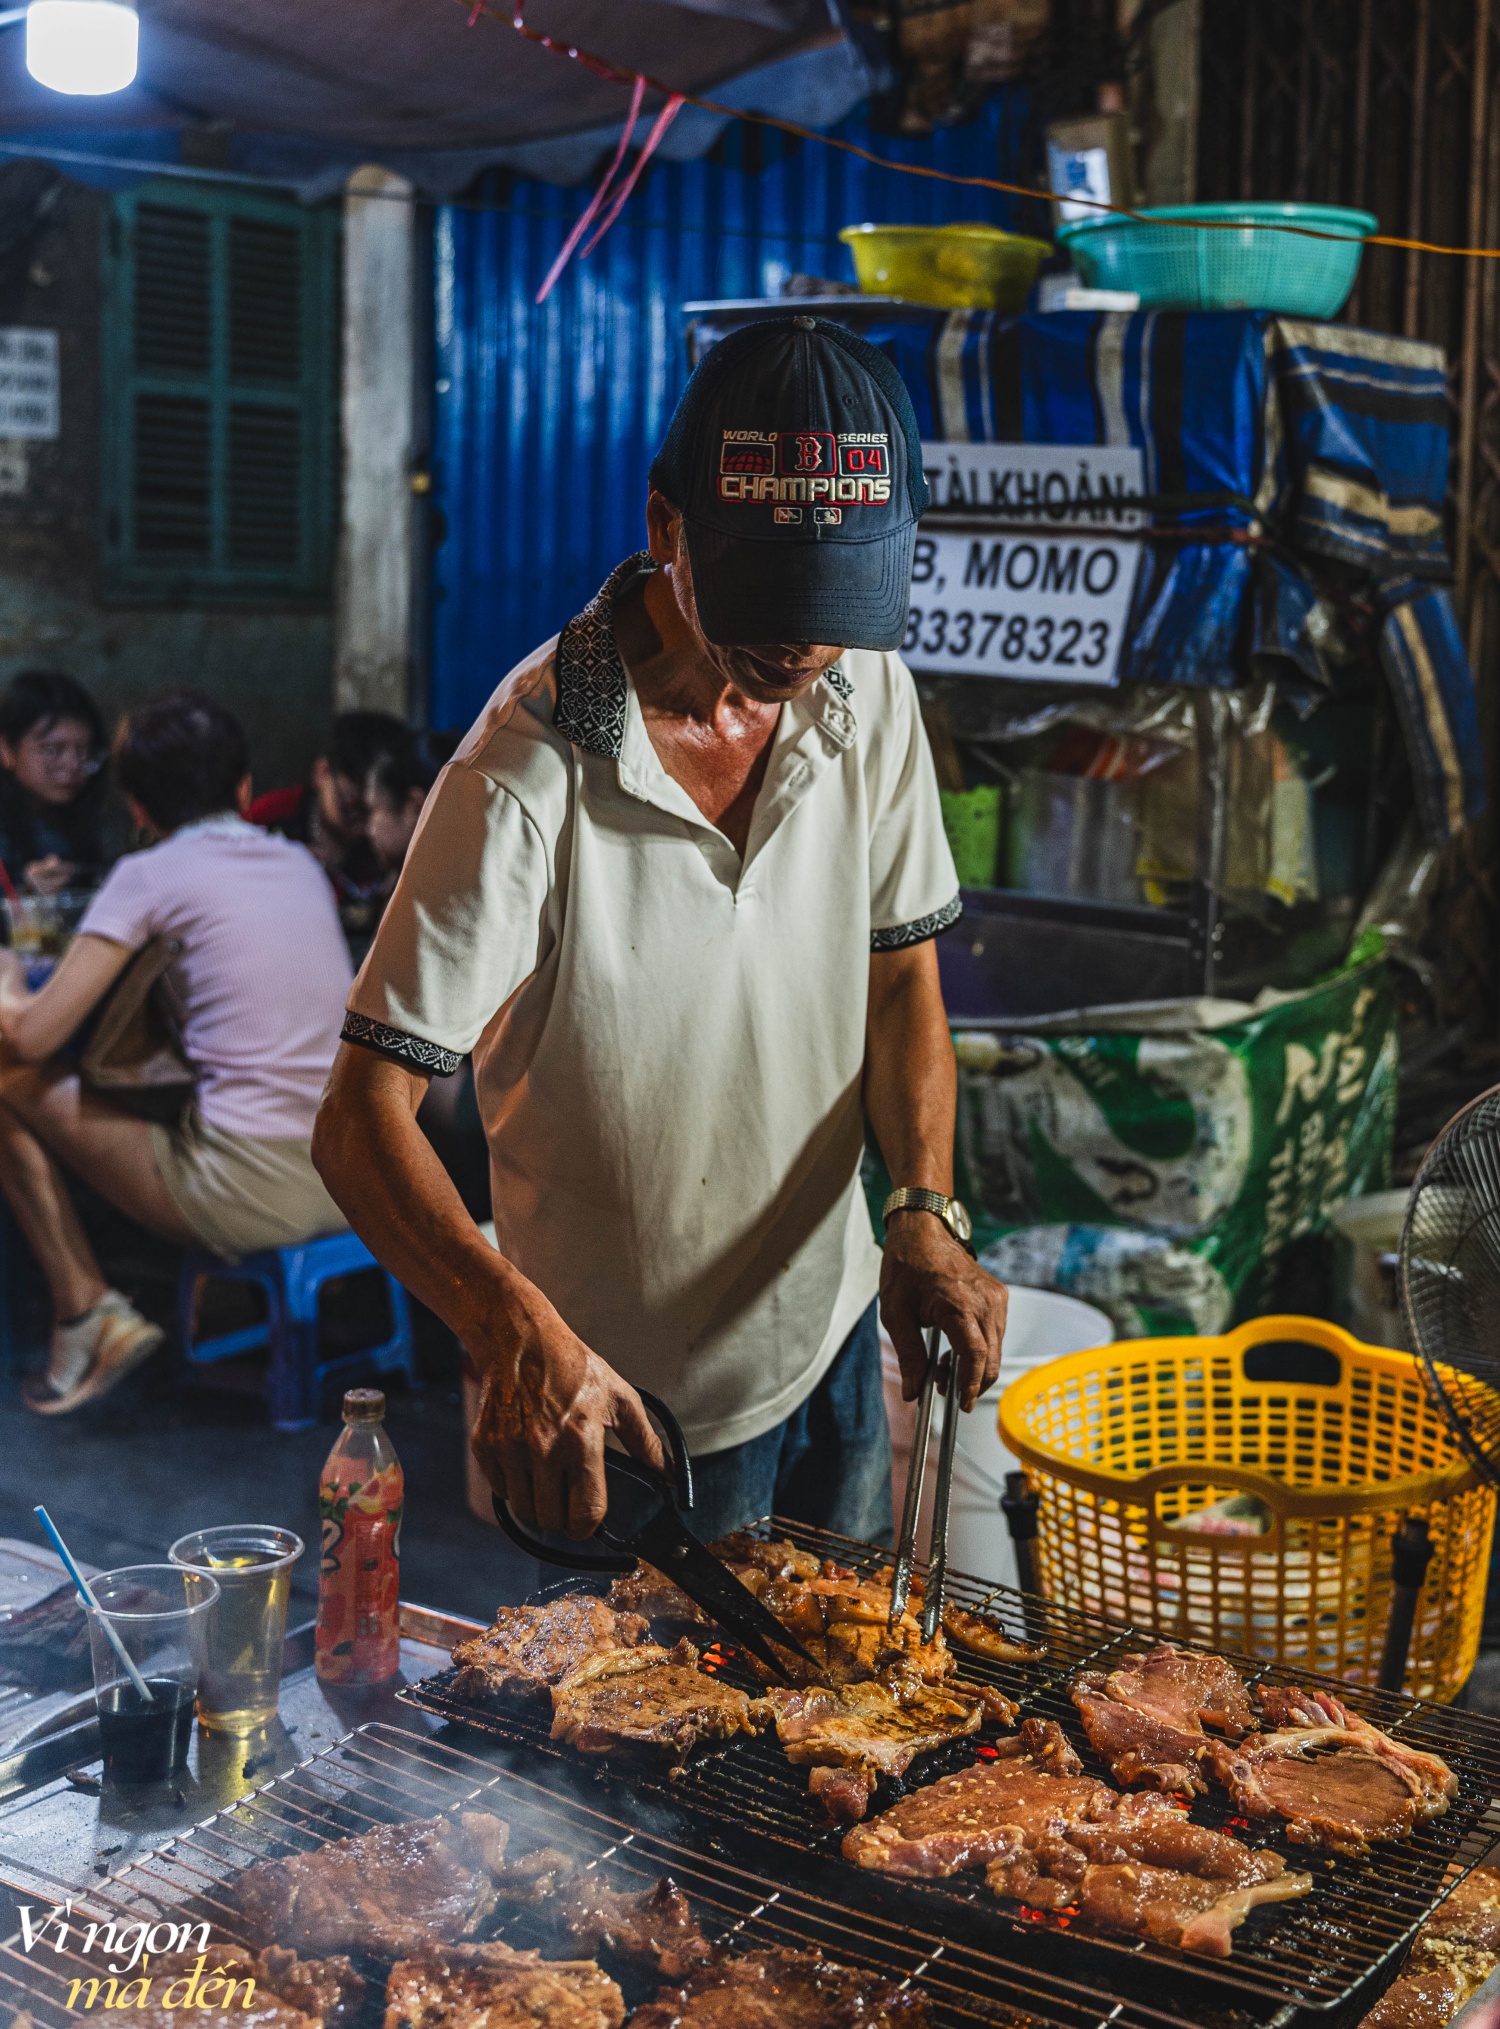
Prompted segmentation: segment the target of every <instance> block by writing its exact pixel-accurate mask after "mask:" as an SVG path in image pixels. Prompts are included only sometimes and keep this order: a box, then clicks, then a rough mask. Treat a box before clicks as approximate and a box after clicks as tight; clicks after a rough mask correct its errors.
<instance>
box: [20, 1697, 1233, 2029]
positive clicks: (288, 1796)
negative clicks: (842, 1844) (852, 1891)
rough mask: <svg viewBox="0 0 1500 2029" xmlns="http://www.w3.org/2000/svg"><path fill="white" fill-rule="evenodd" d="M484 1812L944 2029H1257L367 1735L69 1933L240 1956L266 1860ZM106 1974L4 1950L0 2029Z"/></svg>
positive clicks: (80, 1914)
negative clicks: (797, 1952) (160, 1940)
mask: <svg viewBox="0 0 1500 2029" xmlns="http://www.w3.org/2000/svg"><path fill="white" fill-rule="evenodd" d="M472 1804H478V1805H480V1806H481V1807H483V1808H486V1809H491V1810H493V1811H495V1812H496V1814H497V1815H499V1816H500V1817H502V1818H504V1819H505V1820H506V1821H507V1822H508V1824H509V1825H510V1827H511V1838H510V1845H509V1849H508V1850H509V1852H510V1853H511V1854H512V1855H516V1854H521V1853H525V1852H527V1851H530V1850H531V1849H532V1848H533V1847H536V1846H540V1845H550V1846H559V1845H561V1846H563V1847H565V1848H566V1849H567V1850H568V1851H569V1852H570V1853H572V1854H574V1855H576V1856H577V1857H578V1858H579V1860H580V1861H581V1862H582V1863H583V1864H584V1865H585V1866H586V1867H587V1868H588V1869H589V1870H590V1871H593V1870H597V1872H598V1875H599V1877H600V1878H602V1879H603V1880H605V1881H606V1882H607V1883H608V1885H609V1886H610V1887H611V1888H614V1889H616V1890H630V1889H641V1888H649V1887H650V1886H652V1885H653V1884H654V1883H655V1882H656V1881H657V1880H659V1879H660V1878H661V1876H662V1875H663V1874H670V1875H671V1876H672V1878H673V1879H674V1880H675V1881H676V1882H677V1884H678V1886H679V1887H680V1888H681V1889H682V1890H683V1891H684V1893H685V1894H686V1895H687V1896H688V1898H689V1900H690V1902H691V1904H692V1908H693V1911H694V1914H695V1916H696V1918H697V1920H698V1922H699V1924H700V1926H701V1927H702V1929H703V1930H704V1931H705V1932H706V1934H707V1935H708V1936H710V1937H711V1938H712V1939H714V1941H715V1942H716V1943H719V1944H721V1945H724V1946H727V1947H729V1948H730V1949H737V1950H747V1951H748V1950H752V1949H755V1948H756V1947H764V1946H785V1947H790V1948H793V1949H807V1948H809V1947H814V1946H816V1947H818V1948H820V1949H821V1950H822V1951H823V1953H824V1954H825V1956H827V1957H829V1958H832V1959H835V1960H837V1961H838V1962H839V1963H840V1964H843V1965H847V1966H854V1967H858V1968H862V1969H866V1970H869V1971H872V1972H878V1973H880V1974H881V1975H883V1976H884V1977H885V1978H886V1979H890V1980H895V1981H897V1982H899V1983H901V1984H903V1985H908V1986H915V1985H920V1986H921V1987H922V1989H923V1990H924V1991H925V1992H926V1993H927V1994H928V1995H929V1997H930V1998H931V2000H932V2002H933V2004H934V2022H935V2025H939V2029H967V2025H970V2024H977V2023H987V2024H991V2025H995V2029H1106V2025H1108V2029H1206V2025H1212V2024H1215V2023H1221V2024H1222V2025H1223V2029H1231V2025H1234V2029H1253V2025H1252V2024H1251V2023H1250V2021H1249V2018H1247V2017H1245V2016H1243V2015H1235V2016H1233V2017H1231V2016H1227V2015H1222V2014H1220V2015H1217V2016H1215V2015H1213V2014H1205V2013H1202V2012H1197V2011H1196V2010H1195V2011H1194V2012H1193V2013H1186V2014H1185V2013H1177V2012H1174V2011H1173V2010H1172V2009H1171V2008H1170V2007H1169V2008H1166V2009H1162V2008H1156V2007H1137V2006H1134V2005H1131V2004H1129V2003H1127V2002H1123V2001H1121V2000H1120V1999H1119V1998H1118V1997H1116V1996H1113V1995H1107V1994H1105V1993H1102V1992H1100V1991H1097V1990H1093V1989H1091V1988H1090V1987H1089V1985H1088V1984H1087V1983H1085V1982H1080V1981H1079V1980H1077V1979H1070V1978H1067V1977H1053V1976H1050V1975H1049V1974H1047V1973H1046V1972H1043V1971H1040V1970H1028V1969H1025V1968H1020V1967H1017V1966H1014V1965H1010V1964H1006V1963H1004V1962H1002V1961H997V1960H996V1959H995V1958H994V1957H992V1956H989V1955H986V1954H981V1953H979V1952H977V1951H974V1950H972V1949H970V1948H968V1947H967V1946H965V1945H964V1944H962V1943H955V1942H952V1941H949V1940H945V1939H941V1938H938V1937H934V1936H931V1935H927V1934H924V1933H923V1932H921V1931H918V1930H914V1929H913V1928H912V1927H911V1926H910V1925H908V1924H905V1923H891V1922H886V1921H882V1920H881V1919H880V1918H878V1917H875V1916H871V1915H867V1914H864V1913H859V1914H855V1913H852V1912H850V1911H849V1910H848V1909H846V1908H844V1907H841V1906H840V1905H838V1904H836V1903H834V1902H830V1901H827V1900H825V1899H821V1898H819V1897H817V1896H815V1895H812V1894H808V1893H804V1892H800V1891H799V1890H797V1889H795V1888H791V1887H788V1886H777V1885H775V1884H774V1883H772V1882H770V1881H767V1880H764V1879H761V1878H759V1877H757V1876H756V1875H754V1874H752V1873H748V1872H746V1871H745V1870H744V1869H743V1868H740V1867H736V1866H733V1865H726V1864H723V1863H721V1862H719V1861H717V1860H715V1859H712V1858H709V1857H706V1856H704V1855H702V1854H700V1853H693V1852H690V1851H688V1850H687V1849H686V1848H685V1847H683V1846H682V1845H680V1844H678V1843H676V1842H674V1841H673V1840H672V1839H670V1838H669V1837H667V1836H665V1835H663V1834H657V1833H653V1832H651V1831H646V1830H641V1829H639V1828H638V1827H632V1826H628V1825H626V1824H624V1823H622V1822H621V1821H620V1820H619V1819H618V1818H613V1817H611V1816H609V1815H607V1814H606V1813H604V1812H602V1811H600V1810H598V1809H595V1808H590V1807H588V1806H587V1805H585V1804H583V1803H581V1802H579V1801H577V1800H576V1799H570V1798H567V1797H560V1796H558V1795H556V1794H555V1793H553V1792H552V1791H550V1790H549V1789H547V1788H546V1787H544V1786H542V1785H541V1784H538V1783H536V1782H533V1781H530V1780H528V1779H527V1778H526V1777H524V1776H522V1775H520V1774H518V1773H515V1772H513V1771H508V1770H505V1769H501V1768H498V1767H497V1766H496V1765H495V1762H494V1761H493V1759H490V1760H480V1759H478V1758H476V1757H475V1756H474V1755H472V1754H469V1753H466V1752H464V1751H462V1750H461V1749H459V1748H457V1747H454V1746H452V1745H450V1744H448V1743H446V1742H443V1741H437V1740H430V1739H426V1738H422V1737H418V1736H414V1735H412V1734H410V1733H407V1732H403V1731H401V1730H399V1729H398V1728H396V1727H392V1726H388V1725H382V1724H372V1725H368V1726H363V1727H361V1728H360V1729H359V1731H358V1732H357V1733H354V1734H352V1735H350V1737H349V1738H348V1739H347V1740H346V1741H344V1742H343V1743H342V1744H341V1745H340V1746H338V1747H336V1748H333V1749H329V1750H327V1751H326V1752H324V1753H323V1754H321V1755H318V1756H316V1757H314V1758H313V1759H312V1760H310V1761H307V1762H305V1763H303V1764H302V1766H301V1767H299V1768H296V1769H293V1770H292V1771H291V1772H290V1773H289V1774H287V1775H285V1776H281V1777H279V1778H278V1779H277V1780H275V1781H274V1782H271V1783H268V1784H267V1785H266V1786H265V1787H264V1788H263V1789H261V1790H258V1791H256V1792H255V1793H254V1794H252V1795H251V1796H249V1797H247V1798H245V1799H244V1800H243V1801H242V1802H240V1803H238V1804H236V1805H235V1806H234V1807H233V1808H232V1809H230V1810H227V1811H224V1812H222V1813H220V1814H219V1815H218V1816H217V1817H214V1818H211V1819H209V1820H207V1821H206V1822H205V1823H204V1824H202V1825H199V1826H197V1827H195V1828H194V1830H193V1831H191V1832H189V1833H187V1834H185V1835H184V1836H183V1837H181V1838H179V1839H175V1840H173V1841H171V1842H170V1843H169V1844H168V1845H166V1846H164V1847H162V1848H161V1849H160V1850H159V1851H157V1852H155V1853H153V1854H151V1855H149V1856H148V1857H146V1858H144V1859H142V1860H139V1861H136V1862H134V1863H132V1864H131V1865H130V1866H128V1867H125V1868H123V1869H122V1870H121V1871H120V1872H119V1873H118V1874H116V1875H114V1876H112V1877H111V1878H110V1879H109V1880H107V1881H105V1882H102V1883H101V1884H100V1885H99V1886H98V1887H97V1888H95V1889H91V1890H89V1891H88V1892H87V1894H86V1895H80V1896H79V1897H77V1899H76V1901H75V1904H74V1909H73V1917H74V1922H75V1924H76V1923H77V1921H78V1920H79V1919H82V1922H83V1923H84V1924H85V1925H86V1924H88V1923H89V1922H99V1923H101V1924H103V1923H107V1922H111V1921H113V1922H115V1923H120V1924H135V1923H139V1922H141V1921H146V1922H152V1921H159V1922H160V1921H171V1922H176V1923H180V1922H193V1923H197V1922H203V1921H206V1922H207V1923H208V1924H209V1925H210V1929H211V1935H212V1939H213V1941H214V1943H216V1944H225V1943H234V1942H242V1941H243V1933H242V1931H241V1929H240V1926H239V1917H238V1913H237V1911H236V1908H235V1905H234V1900H233V1886H234V1882H235V1879H236V1877H237V1876H238V1875H239V1874H240V1873H241V1872H242V1871H243V1869H245V1868H246V1867H248V1866H250V1865H251V1864H253V1863H254V1862H255V1861H257V1860H264V1859H274V1858H285V1857H287V1856H289V1855H291V1854H293V1853H304V1852H310V1851H313V1850H315V1849H316V1848H317V1847H318V1846H320V1845H323V1844H324V1843H326V1842H327V1841H328V1840H330V1839H335V1838H342V1837H346V1836H348V1835H349V1834H352V1833H359V1832H364V1831H369V1830H371V1829H372V1828H373V1827H374V1826H376V1825H379V1824H391V1823H397V1822H400V1821H401V1820H403V1819H412V1818H421V1817H431V1816H433V1815H435V1814H436V1813H438V1812H440V1811H447V1810H452V1809H454V1808H456V1807H458V1806H460V1805H472ZM537 1923H538V1918H537V1916H536V1915H535V1913H533V1912H527V1911H522V1912H519V1913H517V1914H515V1915H513V1916H512V1917H510V1918H508V1919H507V1920H506V1921H504V1922H503V1923H502V1925H501V1926H500V1929H499V1932H498V1934H499V1935H500V1936H501V1937H503V1939H504V1941H505V1942H506V1943H509V1944H513V1945H516V1946H518V1947H522V1948H524V1947H526V1946H527V1945H530V1944H533V1943H536V1944H540V1943H542V1942H543V1938H542V1935H541V1934H540V1933H539V1932H538V1930H537V1928H536V1926H537ZM75 1935H76V1932H75ZM361 1970H363V1971H364V1972H365V1973H366V1975H367V1976H369V1977H370V1993H369V1997H368V2003H367V2011H366V2012H367V2013H368V2015H369V2017H370V2020H371V2022H372V2024H373V2023H375V2022H378V2021H379V2019H380V2010H381V2006H382V1997H381V1987H382V1978H381V1975H382V1973H383V1970H384V1968H383V1967H382V1966H379V1965H375V1964H371V1963H366V1964H364V1965H363V1966H362V1967H361ZM102 1971H103V1968H102V1966H101V1964H100V1961H99V1958H98V1956H97V1952H96V1953H95V1954H92V1955H89V1956H86V1955H85V1954H83V1953H82V1952H80V1951H77V1950H73V1949H65V1950H64V1951H63V1952H61V1953H60V1954H59V1953H55V1952H54V1951H53V1950H52V1948H51V1945H50V1943H49V1944H48V1945H47V1946H46V1947H45V1948H40V1949H33V1951H32V1952H31V1953H29V1954H28V1953H27V1952H25V1951H24V1950H23V1949H22V1947H21V1943H20V1940H19V1939H12V1940H10V1941H9V1942H8V1943H6V1944H5V1945H3V1946H0V2018H3V2017H7V2016H9V2015H10V2014H12V2013H14V2015H15V2016H17V2017H18V2018H19V2017H21V2016H23V2015H25V2016H29V2018H30V2020H31V2022H32V2023H33V2024H35V2025H36V2029H76V2025H77V2022H78V2019H79V2018H78V2014H77V2013H76V2012H70V2010H69V2006H68V1999H69V1994H70V1989H71V1987H72V1983H73V1982H74V1981H75V1980H78V1979H86V1978H88V1977H91V1976H98V1975H100V1974H101V1972H102ZM621 1984H622V1986H624V1988H625V1993H626V1999H627V2001H628V2002H630V2003H631V2005H636V2004H637V2003H639V2002H640V2001H641V2000H643V1999H646V1998H647V1997H648V1996H650V1995H651V1994H653V1993H654V1992H655V1990H656V1988H657V1986H658V1985H659V1982H658V1981H657V1980H656V1979H655V1978H654V1977H650V1978H644V1979H637V1980H636V1982H635V1984H634V1987H632V1984H631V1982H630V1980H629V1979H628V1977H625V1976H622V1978H621Z"/></svg>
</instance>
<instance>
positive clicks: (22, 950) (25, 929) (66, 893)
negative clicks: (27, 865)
mask: <svg viewBox="0 0 1500 2029" xmlns="http://www.w3.org/2000/svg"><path fill="white" fill-rule="evenodd" d="M93 899H94V898H93V896H92V895H91V894H90V893H89V892H88V890H87V889H85V888H62V889H60V890H59V891H58V893H57V894H55V895H16V896H14V897H12V896H9V895H7V896H6V897H5V920H6V924H7V926H8V928H9V931H10V942H11V949H12V950H13V951H15V952H17V953H18V954H19V955H20V956H21V957H22V958H24V959H27V960H33V961H34V960H40V959H45V958H50V959H51V960H53V962H54V963H55V962H56V961H57V960H58V959H59V958H61V957H62V955H63V953H64V952H65V951H66V950H67V948H68V946H69V945H70V944H71V943H72V941H73V936H74V933H75V932H76V930H77V928H78V925H79V922H80V920H81V918H82V916H83V912H84V910H85V909H86V908H87V907H88V905H89V903H90V902H91V901H92V900H93Z"/></svg>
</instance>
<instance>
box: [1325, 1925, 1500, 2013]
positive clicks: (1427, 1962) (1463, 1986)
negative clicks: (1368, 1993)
mask: <svg viewBox="0 0 1500 2029" xmlns="http://www.w3.org/2000/svg"><path fill="white" fill-rule="evenodd" d="M1497 1963H1500V1962H1497V1960H1496V1959H1495V1956H1494V1954H1493V1953H1491V1952H1473V1951H1471V1950H1470V1949H1468V1948H1467V1947H1464V1946H1460V1947H1458V1948H1457V1949H1453V1948H1450V1949H1449V1950H1448V1951H1447V1952H1445V1953H1442V1954H1441V1955H1436V1954H1434V1953H1432V1952H1431V1951H1429V1950H1427V1949H1424V1948H1422V1947H1421V1943H1420V1940H1419V1941H1418V1945H1417V1946H1415V1947H1414V1948H1413V1950H1412V1955H1411V1957H1410V1959H1409V1960H1408V1961H1407V1966H1406V1970H1405V1972H1404V1973H1403V1974H1402V1975H1401V1977H1400V1979H1399V1980H1397V1981H1396V1983H1395V1985H1394V1986H1391V1987H1388V1988H1387V1989H1386V1991H1385V1992H1384V1993H1383V1994H1382V1995H1381V1997H1380V1999H1379V2000H1378V2001H1377V2002H1376V2003H1375V2006H1374V2007H1373V2008H1372V2009H1371V2010H1370V2012H1369V2014H1368V2015H1366V2016H1365V2017H1364V2018H1363V2020H1362V2021H1361V2023H1360V2025H1359V2029H1448V2024H1449V2023H1450V2022H1451V2021H1452V2020H1453V2018H1454V2016H1455V2015H1457V2013H1458V2011H1459V2009H1460V2008H1461V2007H1462V2006H1463V2005H1464V2003H1465V2001H1467V2000H1469V1999H1470V1997H1471V1996H1472V1995H1473V1993H1474V1991H1475V1989H1476V1988H1477V1987H1480V1986H1483V1984H1484V1982H1485V1981H1486V1980H1487V1979H1488V1978H1489V1976H1490V1974H1491V1973H1492V1972H1493V1971H1494V1970H1495V1966H1496V1964H1497Z"/></svg>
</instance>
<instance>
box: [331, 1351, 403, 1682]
mask: <svg viewBox="0 0 1500 2029" xmlns="http://www.w3.org/2000/svg"><path fill="white" fill-rule="evenodd" d="M405 1505H406V1482H405V1477H404V1475H403V1474H402V1471H401V1461H400V1460H399V1459H398V1458H397V1456H396V1452H395V1447H394V1446H393V1445H392V1443H391V1440H390V1439H389V1438H388V1437H387V1436H386V1434H385V1396H384V1395H383V1394H382V1393H381V1391H380V1390H379V1389H378V1388H351V1389H350V1390H349V1392H348V1394H347V1395H345V1397H344V1429H343V1434H342V1435H341V1436H340V1438H339V1440H338V1443H337V1444H335V1445H334V1447H333V1449H332V1451H330V1452H329V1454H328V1457H327V1459H326V1461H325V1462H324V1466H323V1473H322V1478H321V1480H320V1482H319V1485H318V1514H319V1517H320V1519H321V1522H322V1526H323V1551H322V1561H321V1564H320V1565H319V1568H318V1625H317V1633H316V1635H315V1637H314V1649H315V1654H314V1660H315V1663H316V1666H317V1672H318V1675H319V1677H320V1678H321V1679H322V1681H323V1682H324V1683H325V1684H383V1683H385V1682H387V1680H388V1679H389V1678H391V1677H393V1676H395V1674H396V1671H397V1670H398V1668H399V1667H400V1662H401V1625H400V1606H399V1601H400V1592H401V1516H402V1512H403V1510H404V1508H405Z"/></svg>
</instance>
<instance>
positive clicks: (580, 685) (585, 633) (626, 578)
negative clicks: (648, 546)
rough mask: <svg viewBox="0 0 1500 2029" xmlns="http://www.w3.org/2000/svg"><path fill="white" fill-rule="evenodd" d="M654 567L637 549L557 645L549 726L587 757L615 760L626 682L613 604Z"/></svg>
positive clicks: (620, 737) (622, 728) (649, 557)
mask: <svg viewBox="0 0 1500 2029" xmlns="http://www.w3.org/2000/svg"><path fill="white" fill-rule="evenodd" d="M656 568H657V565H656V563H655V561H654V559H653V558H652V555H651V552H650V551H649V550H638V551H637V552H636V554H635V555H634V556H633V557H627V558H626V559H625V561H624V563H623V564H621V565H619V566H618V568H617V569H615V570H613V571H611V572H610V574H609V576H608V577H607V578H606V579H605V580H604V583H603V584H602V585H601V586H600V587H599V590H598V591H597V592H596V593H595V594H594V596H593V598H592V599H590V601H589V603H588V604H587V605H586V606H585V607H584V609H583V611H582V612H581V613H580V614H579V615H578V617H577V619H576V620H570V621H569V622H568V624H567V626H566V627H564V629H563V631H562V634H561V636H560V637H559V639H558V643H557V709H556V711H555V712H554V713H553V715H552V722H553V724H554V725H555V726H556V727H557V730H558V731H559V732H560V733H561V734H562V736H563V738H564V739H565V740H569V741H571V742H572V744H573V745H574V746H575V747H582V748H583V749H584V750H585V752H586V753H590V754H602V755H603V756H604V757H605V759H606V760H610V761H618V760H619V758H620V749H621V747H622V746H623V744H624V740H625V701H626V698H627V696H628V695H629V683H628V681H627V679H626V675H625V665H624V663H623V662H622V661H621V660H620V651H619V649H618V648H616V646H615V629H614V610H615V601H616V599H618V598H619V596H620V594H621V593H622V592H623V591H625V589H626V588H627V587H628V586H629V585H632V584H634V582H635V580H636V579H637V578H643V577H647V576H649V575H650V573H651V572H652V571H654V570H655V569H656Z"/></svg>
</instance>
